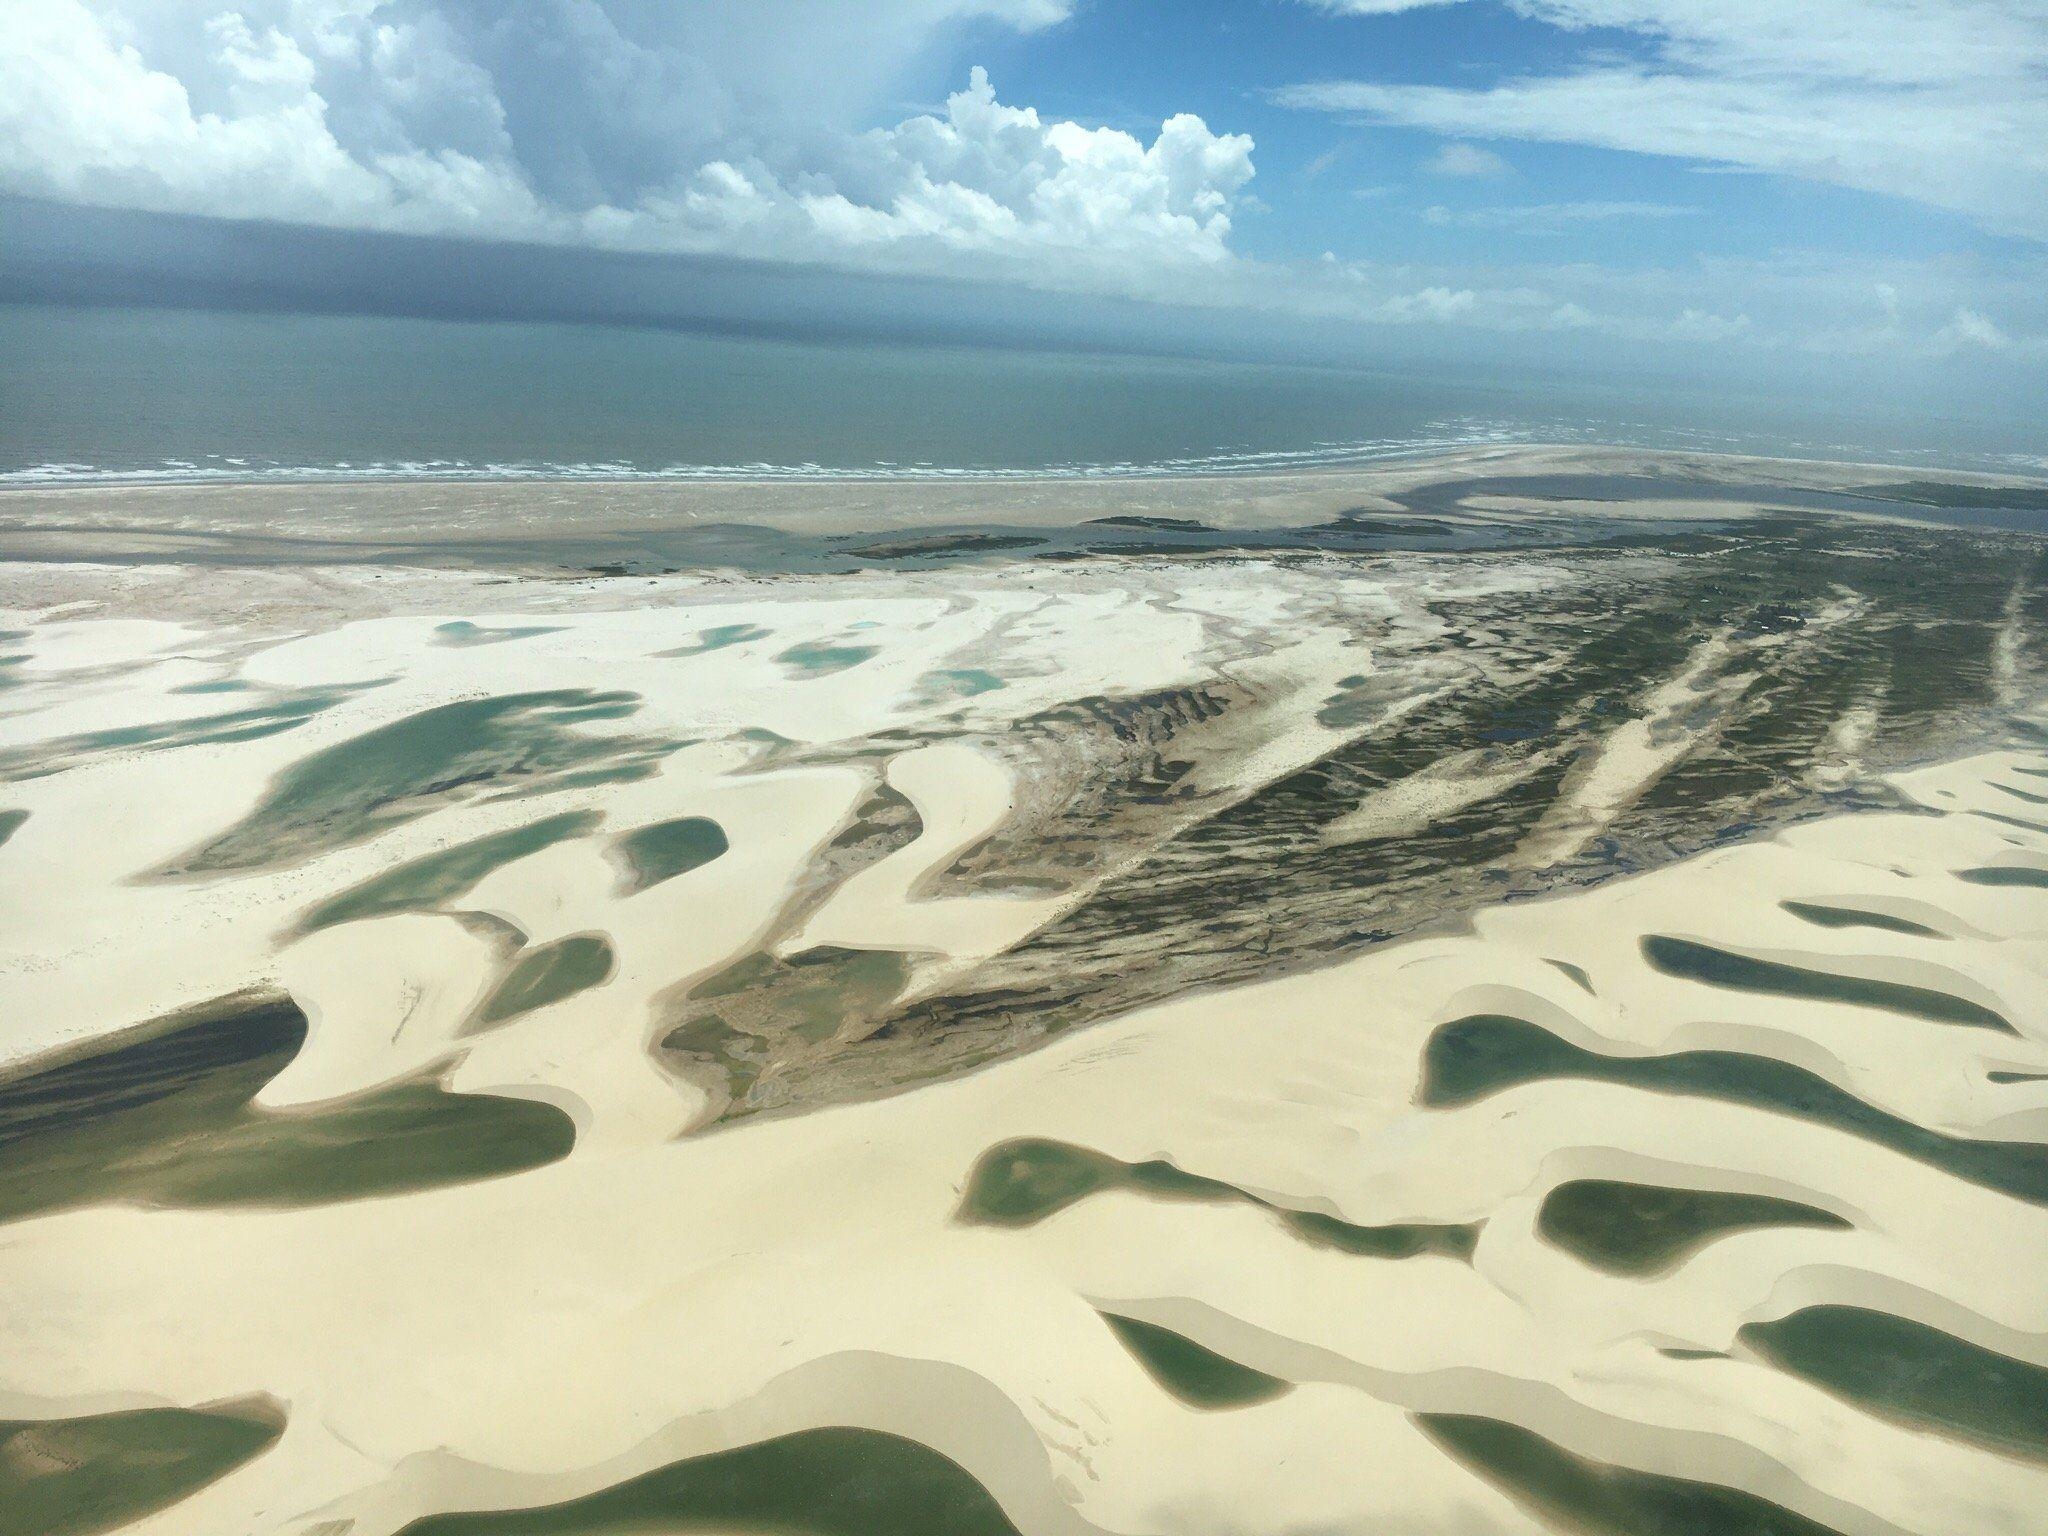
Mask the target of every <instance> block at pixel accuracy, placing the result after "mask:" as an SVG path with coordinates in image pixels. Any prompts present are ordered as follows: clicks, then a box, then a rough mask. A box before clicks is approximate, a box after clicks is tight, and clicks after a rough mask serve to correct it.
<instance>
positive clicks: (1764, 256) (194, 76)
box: [0, 0, 2048, 383]
mask: <svg viewBox="0 0 2048 1536" xmlns="http://www.w3.org/2000/svg"><path fill="white" fill-rule="evenodd" d="M0 192H6V193H13V194H18V195H23V196H27V197H31V198H36V199H43V200H48V201H53V202H57V203H78V204H89V205H96V206H103V207H116V208H130V209H140V210H145V211H153V212H156V213H161V214H200V215H205V216H209V217H213V218H226V219H236V218H260V219H264V220H271V221H281V222H284V223H288V224H290V223H298V224H307V225H315V226H320V227H323V228H328V229H342V230H363V231H376V232H381V233H383V234H390V233H399V234H423V235H440V236H456V237H460V238H465V239H472V240H485V241H509V242H532V243H544V244H550V245H558V246H570V247H586V246H587V247H591V248H595V249H602V250H608V251H632V252H666V253H675V254H678V255H714V256H734V257H740V258H745V259H750V260H756V261H769V262H775V263H778V264H784V265H793V266H797V267H804V266H815V267H821V268H830V269H834V270H853V271H858V272H869V273H882V274H894V275H909V276H912V277H916V276H925V275H930V276H943V277H947V278H964V279H969V280H976V281H985V282H991V283H998V284H1005V285H1012V286H1016V287H1019V288H1022V289H1026V290H1034V291H1039V292H1053V293H1058V292H1072V293H1075V294H1085V295H1087V296H1088V297H1089V298H1090V299H1091V301H1099V300H1103V299H1111V300H1140V301H1145V302H1146V303H1149V304H1155V305H1156V304H1166V305H1171V306H1175V307H1177V308H1181V309H1185V310H1190V311H1196V312H1208V313H1214V314H1219V315H1222V314H1226V313H1227V314H1228V315H1229V317H1230V320H1231V322H1232V323H1234V324H1235V323H1242V322H1243V320H1244V319H1245V317H1246V316H1259V315H1270V316H1272V317H1274V318H1275V320H1276V322H1285V323H1287V324H1291V325H1295V326H1300V325H1302V324H1304V323H1306V324H1308V325H1311V326H1315V327H1318V328H1323V329H1326V330H1329V331H1331V332H1333V333H1341V334H1346V335H1349V334H1354V333H1355V334H1356V335H1357V336H1358V337H1359V338H1360V346H1361V349H1362V350H1364V351H1370V350H1371V349H1372V341H1371V338H1372V337H1373V336H1374V335H1375V334H1385V333H1387V332H1388V331H1389V330H1390V329H1394V330H1400V331H1402V332H1404V333H1408V334H1407V336H1406V340H1407V341H1408V343H1409V344H1410V345H1409V348H1408V349H1409V350H1410V351H1413V350H1414V345H1413V343H1414V338H1415V336H1416V335H1425V336H1426V335H1429V334H1443V335H1445V336H1447V337H1448V336H1450V335H1451V334H1452V333H1458V335H1459V336H1460V337H1461V338H1462V341H1461V345H1463V346H1465V347H1466V349H1467V350H1468V351H1469V349H1470V344H1471V338H1472V337H1473V336H1474V335H1478V336H1482V337H1484V336H1492V337H1497V338H1499V339H1500V344H1501V346H1502V347H1503V349H1505V350H1513V349H1514V348H1515V347H1517V346H1522V345H1524V344H1527V343H1529V342H1530V339H1531V338H1541V337H1563V338H1567V339H1570V340H1571V341H1572V342H1573V344H1574V345H1576V346H1578V347H1579V348H1580V349H1581V350H1588V351H1590V350H1597V348H1599V347H1600V346H1603V345H1616V346H1627V347H1635V348H1644V347H1649V348H1655V347H1663V348H1665V349H1667V350H1669V351H1670V352H1671V353H1672V354H1673V355H1674V356H1678V357H1683V356H1686V355H1702V354H1713V355H1717V356H1719V355H1728V356H1734V355H1738V354H1739V355H1754V356H1757V357H1764V358H1769V357H1773V356H1775V357H1781V358H1791V357H1800V358H1807V359H1812V358H1823V359H1824V358H1830V357H1840V358H1844V359H1855V360H1861V361H1863V362H1864V363H1868V362H1870V360H1873V359H1880V358H1882V359H1890V358H1907V359H1917V360H1921V361H1931V362H1935V363H1939V364H1942V365H1944V366H1949V367H1952V368H1959V369H1963V370H1965V371H1968V370H1973V369H1974V370H1978V371H1988V373H1989V374H1994V375H1997V376H1999V377H2014V378H2019V379H2022V380H2023V381H2029V382H2034V383H2038V382H2039V380H2040V379H2041V377H2042V376H2043V371H2044V370H2048V281H2044V279H2048V0H1799V3H1796V4H1793V3H1788V0H1714V3H1708V0H747V3H744V4H741V3H737V0H526V3H524V4H520V5H516V6H515V5H508V4H502V3H498V0H16V3H15V4H14V5H13V6H12V7H11V8H10V22H9V25H8V26H7V27H6V28H4V29H0Z"/></svg>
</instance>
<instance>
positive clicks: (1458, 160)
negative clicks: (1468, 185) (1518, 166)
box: [1422, 140, 1514, 177]
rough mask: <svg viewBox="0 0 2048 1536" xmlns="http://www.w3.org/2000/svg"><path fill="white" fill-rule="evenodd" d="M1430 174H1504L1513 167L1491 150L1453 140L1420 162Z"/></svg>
mask: <svg viewBox="0 0 2048 1536" xmlns="http://www.w3.org/2000/svg"><path fill="white" fill-rule="evenodd" d="M1422 168H1423V169H1424V170H1425V171H1427V172H1429V174H1430V175H1432V176H1471V177H1479V176H1506V175H1508V174H1509V173H1510V172H1511V171H1513V170H1514V167H1513V166H1511V165H1509V164H1508V163H1507V161H1505V160H1503V159H1501V157H1500V156H1499V155H1496V154H1495V153H1494V152H1493V151H1492V150H1490V149H1485V148H1482V147H1481V146H1479V145H1477V144H1466V143H1462V142H1459V141H1456V140H1453V141H1452V142H1451V143H1449V144H1445V145H1442V146H1440V147H1439V148H1438V150H1437V152H1436V153H1435V154H1433V155H1431V156H1430V157H1429V158H1428V159H1427V160H1425V161H1423V162H1422Z"/></svg>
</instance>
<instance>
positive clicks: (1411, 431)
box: [0, 305, 2044, 485]
mask: <svg viewBox="0 0 2048 1536" xmlns="http://www.w3.org/2000/svg"><path fill="white" fill-rule="evenodd" d="M1516 442H1609V443H1620V444H1629V445H1634V446H1641V447H1652V448H1700V449H1710V450H1719V451H1727V452H1741V453H1758V454H1784V455H1789V456H1793V457H1810V458H1864V457H1868V458H1878V459H1883V460H1886V461H1889V462H1903V463H1922V464H1927V465H1929V466H1940V467H1948V468H1965V469H1988V470H2007V471H2013V472H2019V473H2029V472H2033V473H2038V472H2039V471H2040V470H2041V469H2042V468H2043V467H2044V461H2043V459H2042V458H2041V457H2040V455H2039V452H2038V448H2039V445H2038V444H2033V445H2022V444H2016V443H2013V442H2009V441H2001V440H2000V439H1999V438H1998V437H1997V435H1996V433H1995V432H1993V431H1991V430H1990V429H1984V430H1983V431H1980V432H1979V431H1973V430H1972V428H1971V427H1970V425H1969V424H1968V423H1963V424H1960V425H1958V424H1953V423H1951V424H1927V423H1924V422H1923V423H1920V424H1919V425H1918V426H1917V427H1916V428H1915V429H1913V430H1911V431H1907V430H1903V429H1902V430H1899V431H1895V432H1882V431H1873V430H1871V429H1869V428H1868V427H1864V428H1856V427H1849V426H1844V425H1842V424H1840V423H1830V422H1828V421H1825V420H1820V419H1816V420H1807V421H1799V422H1790V421H1787V420H1786V419H1785V414H1784V410H1783V408H1782V407H1781V406H1774V405H1771V404H1768V403H1765V402H1760V401H1759V402H1749V401H1739V400H1728V399H1715V400H1711V401H1710V400H1704V399H1701V398H1698V397H1694V396H1687V395H1677V394H1661V393H1656V392H1647V391H1642V390H1630V391H1623V390H1615V389H1603V388H1596V387H1593V386H1590V385H1584V386H1574V385H1560V384H1558V383H1556V382H1546V383H1543V384H1542V385H1540V386H1536V385H1527V384H1510V383H1496V382H1491V381H1439V380H1432V379H1423V378H1414V377H1406V376H1397V375H1392V374H1383V373H1382V374H1375V373H1371V372H1365V371H1355V372H1354V371H1344V370H1337V369H1327V368H1304V367H1284V366H1274V365H1265V364H1252V363H1235V362H1213V361H1199V360H1189V359H1182V358H1164V357H1133V356H1122V355H1105V354H1089V353H1072V352H1065V353H1051V352H1033V351H1027V350H1019V349H1003V348H966V347H933V346H907V345H896V344H883V343H875V342H845V343H835V344H818V343H798V342H791V341H783V340H772V339H765V338H760V337H753V336H732V335H705V334H700V333H692V332H686V331H677V330H664V329H651V328H634V327H626V326H598V325H573V324H553V323H522V322H504V321H500V322H471V321H448V320H419V319H403V318H384V317H366V316H357V315H308V314H251V313H221V312H211V311H199V310H180V309H158V308H132V309H115V308H59V307H46V306H26V305H22V306H0V484H15V485H34V484H48V483H77V482H93V481H137V480H140V481H150V480H163V481H189V480H207V479H219V480H236V479H263V478H290V477H303V478H325V477H345V478H353V477H372V476H445V477H461V476H489V477H516V476H557V475H564V476H590V477H610V476H650V477H661V476H675V477H712V476H727V477H746V478H752V477H761V476H803V475H825V474H847V473H852V474H863V475H885V476H887V475H900V476H926V475H938V474H959V475H987V476H1011V475H1026V474H1042V473H1047V472H1056V473H1075V474H1095V475H1112V474H1132V473H1156V472H1187V473H1195V472H1217V471H1230V470H1240V471H1242V470H1256V469H1278V468H1288V467H1298V466H1309V465H1318V464H1342V463H1351V462H1360V461H1364V460H1369V459H1374V458H1383V457H1388V456H1393V455H1398V454H1405V453H1412V452H1415V451H1417V450H1422V449H1429V448H1441V447H1454V446H1459V445H1467V444H1480V443H1516ZM2028 446H2031V447H2032V448H2034V449H2035V450H2036V451H2035V452H2033V453H2032V454H2029V453H2028V452H2027V451H2025V449H2026V448H2027V447H2028Z"/></svg>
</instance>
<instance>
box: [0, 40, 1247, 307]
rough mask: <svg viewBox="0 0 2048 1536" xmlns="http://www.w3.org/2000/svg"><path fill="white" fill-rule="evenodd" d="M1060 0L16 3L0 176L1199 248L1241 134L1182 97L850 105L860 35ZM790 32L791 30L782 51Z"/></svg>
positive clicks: (569, 220)
mask: <svg viewBox="0 0 2048 1536" xmlns="http://www.w3.org/2000/svg"><path fill="white" fill-rule="evenodd" d="M1066 8H1067V7H1066V3H1065V0H911V3H907V4H906V3H898V4H896V5H894V6H890V7H869V6H862V5H855V4H852V3H848V0H825V3H819V0H782V3H780V4H757V5H751V6H745V7H739V6H725V5H719V4H713V3H706V0H698V3H695V4H687V5H681V6H675V7H666V8H649V9H648V10H647V12H646V14H642V12H641V11H640V10H638V9H636V7H635V5H634V3H633V0H612V5H611V8H610V9H607V8H606V7H605V6H603V5H600V4H598V3H597V0H547V3H541V4H536V5H533V6H530V7H527V8H523V9H521V10H518V11H515V12H512V13H509V14H508V13H504V12H501V11H499V10H497V9H496V8H494V7H489V6H487V5H486V4H485V3H484V0H441V3H440V4H439V5H438V7H429V6H425V5H420V4H401V3H399V0H242V8H241V9H239V10H212V9H211V8H210V6H209V5H208V4H207V3H206V0H191V3H180V0H166V3H165V4H164V5H162V6H160V7H152V8H151V9H150V11H149V12H148V15H147V25H138V24H136V23H135V22H134V21H133V20H132V19H131V18H129V17H128V16H126V15H125V14H124V13H121V12H118V11H116V10H114V9H112V8H111V7H109V6H105V5H91V4H88V3H86V0H23V3H21V4H18V5H17V6H16V7H14V9H15V10H16V11H17V12H18V13H19V18H18V20H19V24H18V25H10V26H9V27H8V28H7V29H6V30H4V31H0V188H4V189H5V190H9V191H14V192H21V193H28V194H31V195H41V196H49V197H56V198H61V199H68V200H73V201H79V202H89V203H100V204H110V205H117V206H128V207H139V208H145V209H151V210H159V211H169V212H186V213H204V214H213V215H220V216H226V217H244V218H268V219H279V220H286V221H292V222H304V223H313V224H323V225H332V226H340V227H344V228H372V229H381V230H397V231H406V232H428V233H436V234H459V235H477V236H487V237H498V238H510V239H524V240H542V241H555V242H563V243H592V244H599V245H604V246H609V247H617V248H630V249H639V250H650V251H688V252H717V253H727V254H738V255H750V256H762V257H767V258H771V259H782V260H814V261H815V260H825V261H847V260H850V261H854V262H857V263H859V264H864V265H873V266H881V267H886V268H891V269H901V270H916V271H925V270H942V271H961V272H968V273H983V274H991V275H999V276H1010V277H1018V276H1022V277H1026V278H1029V277H1031V276H1032V275H1033V272H1034V270H1036V269H1039V268H1045V267H1050V266H1054V265H1056V266H1057V267H1058V268H1059V270H1060V271H1061V273H1062V275H1063V280H1072V279H1074V278H1076V277H1079V278H1082V279H1085V280H1090V281H1103V282H1107V281H1109V280H1110V279H1111V278H1112V277H1113V276H1114V274H1115V272H1116V271H1118V270H1134V271H1135V270H1153V269H1157V268H1160V267H1162V266H1164V267H1168V268H1170V267H1172V266H1175V265H1179V264H1185V263H1189V262H1194V263H1208V262H1216V261H1219V260H1222V259H1224V258H1225V257H1227V255H1228V254H1229V248H1228V243H1227V242H1228V237H1229V234H1230V226H1231V214H1232V210H1233V207H1234V206H1235V201H1236V198H1237V196H1238V194H1239V193H1240V191H1241V190H1242V189H1243V187H1244V186H1245V184H1246V183H1247V182H1248V181H1249V180H1250V179H1251V176H1252V161H1251V152H1252V142H1251V140H1250V139H1249V138H1246V137H1244V136H1242V135H1235V134H1216V133H1212V132H1210V131H1209V129H1208V127H1207V125H1205V124H1204V123H1203V122H1202V120H1201V119H1200V118H1197V117H1194V116H1191V115H1188V114H1180V115H1177V116H1174V117H1172V118H1169V119H1168V120H1167V121H1166V122H1165V123H1164V124H1163V125H1162V126H1161V128H1160V130H1159V132H1158V134H1157V136H1156V137H1155V138H1154V139H1153V140H1152V142H1150V143H1149V144H1148V143H1144V142H1141V141H1140V140H1139V139H1138V138H1136V137H1134V136H1133V135H1131V134H1128V133H1124V132H1121V131H1118V130H1115V129H1107V128H1089V127H1085V126H1083V125H1081V124H1078V123H1072V122H1047V121H1043V120H1041V119H1040V117H1039V116H1038V114H1037V113H1036V112H1034V111H1032V110H1030V109H1028V108H1015V107H1010V106H1006V105H1004V104H1002V103H1001V102H999V101H997V99H996V96H995V92H994V90H993V88H992V87H991V86H990V84H989V82H988V79H987V77H986V76H985V75H984V74H983V73H982V72H981V71H980V70H978V69H977V70H976V71H974V73H973V77H972V79H971V81H970V83H969V85H968V87H967V89H965V90H963V91H961V92H959V93H957V94H956V95H954V96H952V97H951V98H949V99H948V101H947V102H946V105H945V109H944V111H943V112H942V113H939V114H933V115H923V116H914V117H911V118H908V119H906V120H904V121H902V122H900V123H897V124H896V125H895V126H893V127H889V128H883V129H877V130H871V131H867V132H860V131H857V128H856V126H855V125H854V123H853V122H852V121H851V120H853V119H857V117H858V115H859V114H860V111H861V109H862V103H860V102H858V101H855V100H853V99H851V98H850V97H849V94H848V93H849V90H850V89H851V87H850V85H849V82H850V81H856V80H858V81H865V82H866V88H867V89H868V93H869V94H871V93H872V88H873V87H874V86H875V83H876V82H877V81H880V80H883V79H886V78H891V72H890V70H888V69H887V68H885V67H884V66H883V65H881V64H879V63H878V62H877V57H878V54H882V55H886V54H889V53H890V52H891V51H892V50H893V51H894V53H895V54H897V55H899V56H902V57H908V56H909V55H911V54H914V53H916V52H917V51H918V50H919V49H921V48H922V47H924V46H925V45H926V44H927V43H928V42H929V40H930V36H931V34H932V32H933V30H934V29H935V28H937V27H939V26H940V25H942V24H945V23H951V22H957V21H959V20H961V19H962V18H965V17H983V18H994V19H997V20H1000V21H1003V22H1005V23H1007V24H1010V25H1014V26H1019V27H1035V26H1043V25H1047V24H1050V23H1052V22H1054V21H1057V20H1059V19H1060V18H1061V17H1062V16H1063V15H1064V14H1065V12H1066ZM799 10H800V11H801V13H802V14H801V17H800V18H795V13H796V12H797V11H799ZM472 12H475V13H476V14H472ZM793 19H801V21H802V22H803V26H802V27H801V28H797V27H794V26H792V25H791V23H792V20H793ZM778 21H779V23H780V26H779V28H778V25H777V23H778ZM798 35H801V36H803V37H805V38H806V39H808V45H807V47H806V48H805V49H804V50H802V52H803V54H804V56H803V57H801V58H797V57H791V56H790V55H789V53H788V51H787V50H786V49H785V50H784V51H782V52H778V51H777V47H778V45H779V44H780V43H782V42H785V41H786V40H787V39H788V38H789V37H794V36H798ZM812 87H815V90H813V89H812ZM793 92H794V93H795V94H794V95H793V94H792V93H793ZM854 94H855V95H859V94H860V92H854Z"/></svg>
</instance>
